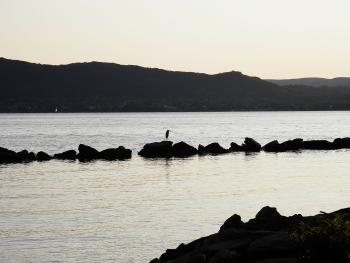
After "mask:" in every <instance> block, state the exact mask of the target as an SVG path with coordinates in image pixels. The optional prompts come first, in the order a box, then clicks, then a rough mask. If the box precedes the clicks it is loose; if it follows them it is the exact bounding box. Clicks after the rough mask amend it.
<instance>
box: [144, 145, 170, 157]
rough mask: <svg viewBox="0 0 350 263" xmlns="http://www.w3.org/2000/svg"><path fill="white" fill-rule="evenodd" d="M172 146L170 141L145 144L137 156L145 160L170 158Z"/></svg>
mask: <svg viewBox="0 0 350 263" xmlns="http://www.w3.org/2000/svg"><path fill="white" fill-rule="evenodd" d="M172 145H173V142H171V141H162V142H153V143H147V144H145V146H143V148H142V150H141V151H140V152H139V153H138V154H139V155H140V156H142V157H146V158H157V157H160V158H170V157H171V148H172V147H171V146H172Z"/></svg>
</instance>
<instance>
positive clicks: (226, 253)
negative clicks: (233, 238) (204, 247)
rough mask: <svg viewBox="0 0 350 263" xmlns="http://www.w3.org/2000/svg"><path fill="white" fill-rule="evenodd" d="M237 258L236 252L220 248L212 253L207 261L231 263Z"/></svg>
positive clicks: (211, 262)
mask: <svg viewBox="0 0 350 263" xmlns="http://www.w3.org/2000/svg"><path fill="white" fill-rule="evenodd" d="M236 258H237V253H235V252H234V251H231V250H228V249H222V250H220V251H218V252H216V253H215V254H214V256H212V257H211V258H210V259H209V260H208V261H207V262H208V263H232V262H235V261H234V260H235V259H236Z"/></svg>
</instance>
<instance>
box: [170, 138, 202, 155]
mask: <svg viewBox="0 0 350 263" xmlns="http://www.w3.org/2000/svg"><path fill="white" fill-rule="evenodd" d="M197 153H198V151H197V149H196V148H194V147H193V146H191V145H189V144H187V143H185V142H178V143H175V144H174V145H173V146H172V147H171V155H172V156H175V157H188V156H192V155H196V154H197Z"/></svg>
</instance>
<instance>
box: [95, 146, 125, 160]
mask: <svg viewBox="0 0 350 263" xmlns="http://www.w3.org/2000/svg"><path fill="white" fill-rule="evenodd" d="M100 158H101V159H105V160H125V159H130V158H131V150H129V149H126V148H125V147H124V146H119V147H118V148H110V149H106V150H103V151H101V152H100Z"/></svg>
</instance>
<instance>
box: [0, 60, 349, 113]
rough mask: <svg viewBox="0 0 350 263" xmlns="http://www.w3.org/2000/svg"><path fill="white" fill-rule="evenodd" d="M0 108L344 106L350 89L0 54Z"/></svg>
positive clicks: (101, 109)
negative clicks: (58, 62) (33, 60)
mask: <svg viewBox="0 0 350 263" xmlns="http://www.w3.org/2000/svg"><path fill="white" fill-rule="evenodd" d="M0 92H1V96H0V112H53V111H54V110H55V108H56V107H57V108H58V111H63V112H90V111H91V112H114V111H116V112H118V111H231V110H236V111H239V110H329V109H337V110H340V109H350V88H312V87H308V88H306V87H304V86H293V87H288V86H287V87H280V86H278V85H276V84H273V83H270V82H267V81H264V80H261V79H259V78H257V77H249V76H246V75H243V74H242V73H240V72H236V71H232V72H226V73H220V74H214V75H208V74H202V73H193V72H176V71H166V70H161V69H156V68H144V67H139V66H125V65H119V64H112V63H100V62H90V63H74V64H69V65H58V66H54V65H41V64H34V63H28V62H23V61H15V60H9V59H5V58H0Z"/></svg>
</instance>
